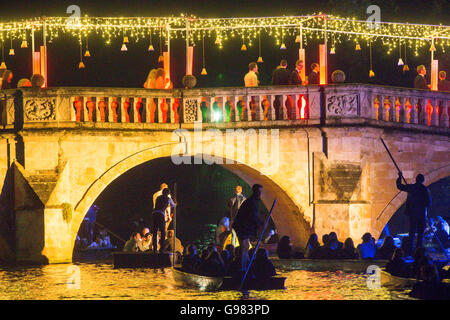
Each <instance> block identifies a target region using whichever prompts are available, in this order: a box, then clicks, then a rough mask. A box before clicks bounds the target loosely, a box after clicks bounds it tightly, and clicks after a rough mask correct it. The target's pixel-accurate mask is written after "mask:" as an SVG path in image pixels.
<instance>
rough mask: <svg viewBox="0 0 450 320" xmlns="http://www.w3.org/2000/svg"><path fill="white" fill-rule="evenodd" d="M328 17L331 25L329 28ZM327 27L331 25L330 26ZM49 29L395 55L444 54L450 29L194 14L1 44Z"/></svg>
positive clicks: (96, 21)
mask: <svg viewBox="0 0 450 320" xmlns="http://www.w3.org/2000/svg"><path fill="white" fill-rule="evenodd" d="M325 19H326V24H325ZM325 26H326V27H325ZM44 28H45V31H46V35H47V38H48V41H49V42H52V41H53V40H54V39H55V38H58V37H59V36H60V35H61V34H64V35H69V36H73V37H74V38H79V37H80V36H81V37H87V36H88V35H89V34H98V35H100V36H101V37H102V38H103V39H104V40H105V43H106V44H109V43H111V40H112V39H115V38H122V37H123V35H124V34H126V35H127V37H129V38H130V39H133V40H134V41H135V42H138V41H139V40H141V39H148V38H149V37H150V36H151V34H152V33H160V32H161V33H164V34H165V35H166V36H168V35H169V34H170V38H171V39H180V38H181V39H185V38H186V29H188V30H189V42H190V43H191V44H192V45H195V44H196V42H198V43H200V41H203V38H204V37H205V38H211V39H213V41H214V42H215V43H216V44H217V45H218V46H219V47H220V48H221V47H222V45H223V43H224V42H226V41H227V40H230V39H242V41H243V43H245V44H246V45H248V46H251V45H252V43H253V41H257V40H258V39H259V36H260V33H264V34H266V35H267V36H269V37H272V38H274V39H275V44H276V45H277V46H280V44H281V43H282V42H284V41H288V40H289V38H292V39H294V38H295V37H297V36H298V35H299V30H300V29H301V30H302V34H303V44H304V45H306V44H307V41H308V40H324V34H325V31H326V34H327V40H331V44H332V46H333V48H334V47H335V45H337V44H339V43H341V42H342V40H343V39H345V40H347V41H353V42H354V43H355V44H356V43H361V42H366V43H368V41H369V39H370V41H372V42H375V41H377V40H380V41H381V43H382V44H383V45H384V46H387V52H388V53H390V52H391V51H392V50H393V49H394V48H399V46H401V45H405V46H408V47H409V48H411V49H413V50H414V52H415V54H416V55H417V54H418V49H419V48H420V47H423V46H430V41H431V39H434V45H435V47H440V48H441V49H442V51H444V52H445V49H446V48H447V47H448V46H449V45H450V26H444V25H424V24H409V23H393V22H380V23H378V24H375V25H373V24H370V23H368V22H367V21H360V20H355V19H348V18H340V17H336V16H328V15H323V14H318V15H308V16H291V17H289V16H284V17H265V18H213V19H203V18H196V17H193V16H189V17H186V16H183V15H181V16H180V17H155V18H146V17H136V18H134V17H133V18H129V17H128V18H109V17H108V18H106V17H105V18H101V17H87V16H86V17H82V18H79V19H76V18H67V17H46V18H36V19H31V20H23V21H20V22H7V23H0V40H1V41H5V40H6V39H20V40H21V41H24V40H26V39H27V37H30V32H29V31H31V30H33V29H34V31H35V32H38V31H42V30H43V29H44Z"/></svg>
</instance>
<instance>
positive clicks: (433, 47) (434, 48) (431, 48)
mask: <svg viewBox="0 0 450 320" xmlns="http://www.w3.org/2000/svg"><path fill="white" fill-rule="evenodd" d="M430 51H436V47H435V46H434V43H433V44H432V45H431V47H430Z"/></svg>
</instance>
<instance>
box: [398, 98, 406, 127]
mask: <svg viewBox="0 0 450 320" xmlns="http://www.w3.org/2000/svg"><path fill="white" fill-rule="evenodd" d="M398 103H399V106H398V110H397V122H399V123H406V122H407V119H406V108H405V104H406V98H405V97H401V96H399V97H398Z"/></svg>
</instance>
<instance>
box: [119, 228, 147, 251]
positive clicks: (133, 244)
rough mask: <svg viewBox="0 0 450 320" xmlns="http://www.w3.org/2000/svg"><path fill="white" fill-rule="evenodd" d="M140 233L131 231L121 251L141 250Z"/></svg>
mask: <svg viewBox="0 0 450 320" xmlns="http://www.w3.org/2000/svg"><path fill="white" fill-rule="evenodd" d="M142 251H144V249H143V248H142V241H141V235H140V234H139V232H133V233H132V234H131V237H130V239H129V240H128V241H127V242H126V243H125V245H124V246H123V252H142Z"/></svg>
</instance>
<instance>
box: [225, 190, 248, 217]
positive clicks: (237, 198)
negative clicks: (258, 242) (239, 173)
mask: <svg viewBox="0 0 450 320" xmlns="http://www.w3.org/2000/svg"><path fill="white" fill-rule="evenodd" d="M245 199H246V198H245V196H244V195H243V194H242V187H241V186H236V188H235V194H234V195H233V196H232V197H231V198H230V200H228V208H229V209H230V222H231V223H230V225H233V222H234V219H235V218H236V214H237V212H238V210H239V208H240V207H241V205H242V204H243V203H244V201H245Z"/></svg>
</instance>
